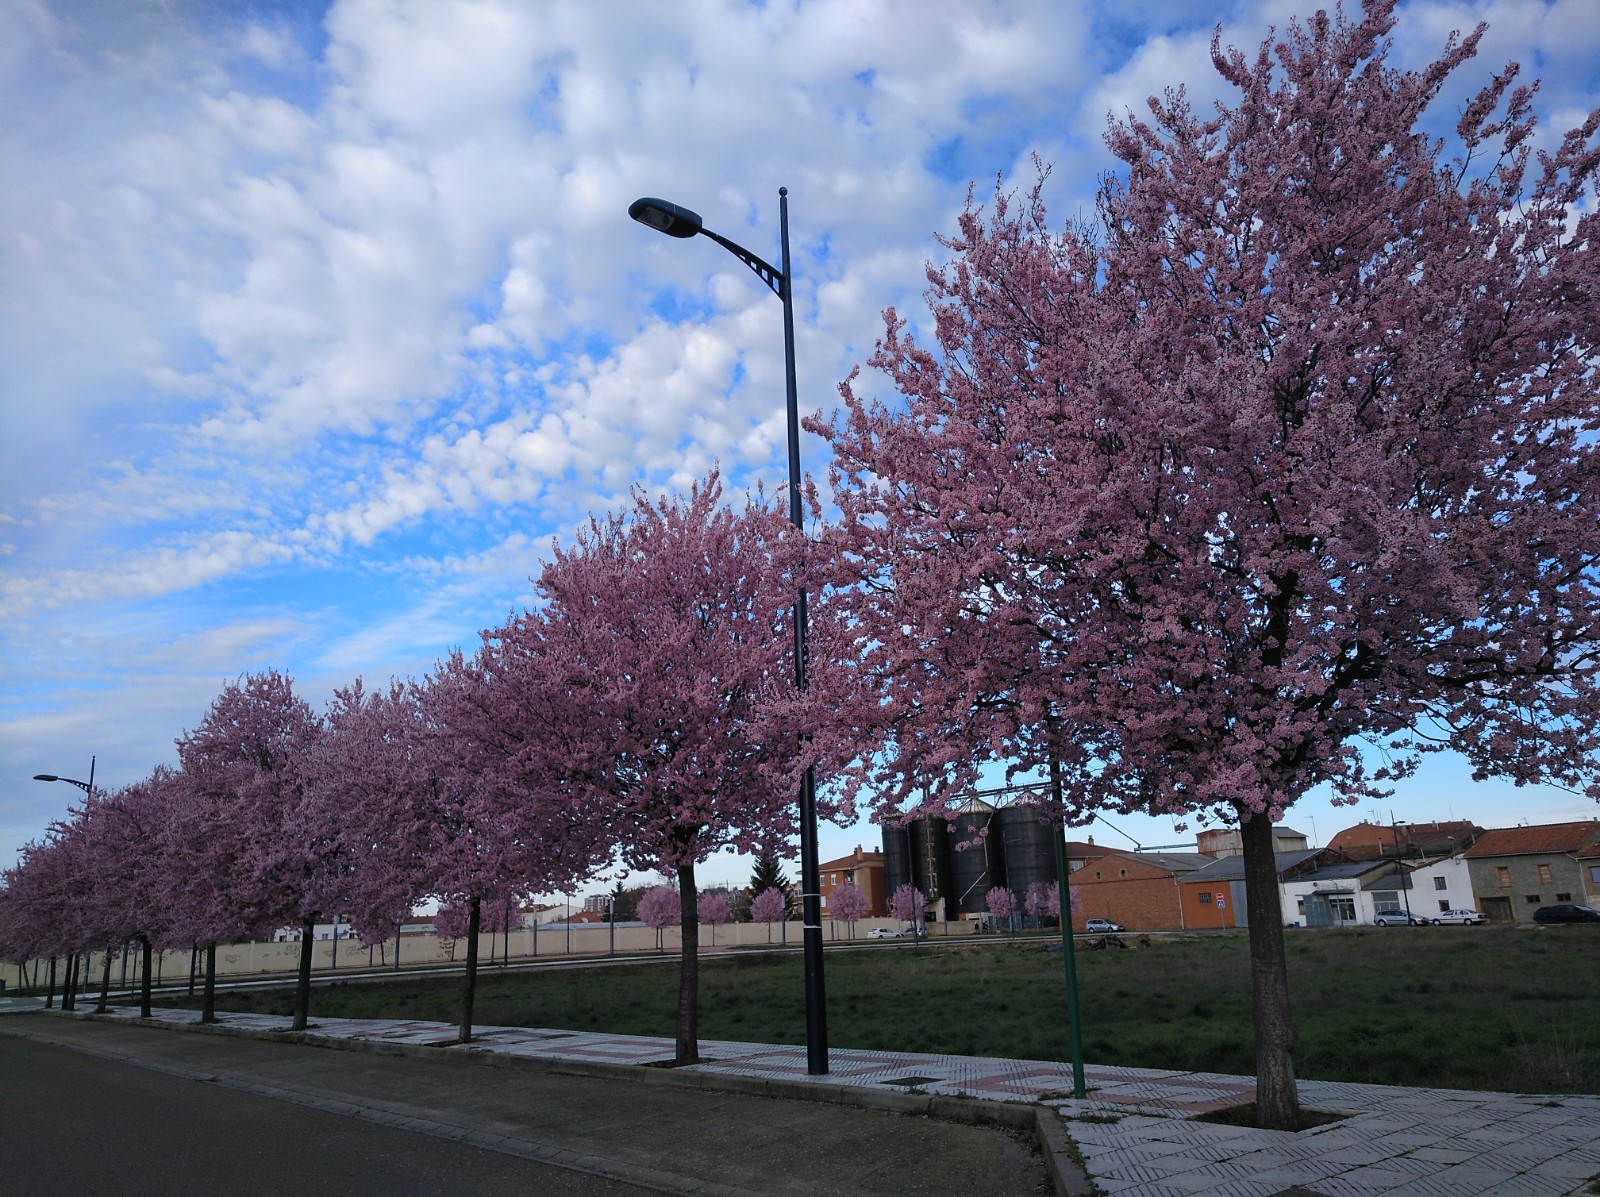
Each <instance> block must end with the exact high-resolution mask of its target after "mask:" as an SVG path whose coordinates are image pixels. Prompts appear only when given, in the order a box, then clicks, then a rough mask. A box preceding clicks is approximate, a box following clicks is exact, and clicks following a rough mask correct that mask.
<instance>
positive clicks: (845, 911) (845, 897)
mask: <svg viewBox="0 0 1600 1197" xmlns="http://www.w3.org/2000/svg"><path fill="white" fill-rule="evenodd" d="M871 907H872V903H871V901H870V900H869V899H868V898H867V895H866V894H865V893H864V892H862V890H861V887H860V886H858V885H857V884H856V883H855V882H854V881H846V882H844V883H843V884H841V885H839V886H837V887H835V889H834V891H833V893H832V894H830V895H829V896H828V917H829V918H833V919H838V920H839V921H840V922H842V923H849V924H850V934H851V936H852V937H854V935H855V925H856V922H857V920H859V919H862V918H864V917H866V913H867V911H868V910H870V909H871Z"/></svg>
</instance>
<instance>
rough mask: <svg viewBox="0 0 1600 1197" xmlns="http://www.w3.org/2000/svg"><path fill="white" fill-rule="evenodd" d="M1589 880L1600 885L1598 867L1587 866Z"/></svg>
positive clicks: (1599, 868)
mask: <svg viewBox="0 0 1600 1197" xmlns="http://www.w3.org/2000/svg"><path fill="white" fill-rule="evenodd" d="M1589 880H1590V881H1592V882H1594V883H1595V884H1596V885H1600V865H1590V866H1589Z"/></svg>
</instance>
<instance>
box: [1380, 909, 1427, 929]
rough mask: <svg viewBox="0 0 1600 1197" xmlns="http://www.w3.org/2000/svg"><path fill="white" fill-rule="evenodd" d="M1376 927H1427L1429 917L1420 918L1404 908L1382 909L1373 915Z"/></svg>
mask: <svg viewBox="0 0 1600 1197" xmlns="http://www.w3.org/2000/svg"><path fill="white" fill-rule="evenodd" d="M1372 925H1373V926H1374V927H1425V926H1427V925H1428V920H1427V919H1419V918H1418V917H1417V916H1416V915H1414V914H1407V913H1406V912H1405V911H1403V910H1380V911H1378V913H1377V914H1375V915H1373V916H1372Z"/></svg>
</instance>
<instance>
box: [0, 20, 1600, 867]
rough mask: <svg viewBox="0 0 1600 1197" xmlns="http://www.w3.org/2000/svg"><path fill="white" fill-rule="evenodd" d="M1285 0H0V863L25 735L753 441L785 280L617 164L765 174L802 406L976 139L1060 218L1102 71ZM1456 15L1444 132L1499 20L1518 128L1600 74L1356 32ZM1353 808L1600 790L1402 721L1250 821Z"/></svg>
mask: <svg viewBox="0 0 1600 1197" xmlns="http://www.w3.org/2000/svg"><path fill="white" fill-rule="evenodd" d="M1301 7H1302V6H1301V5H1299V4H1296V3H1280V2H1276V0H1238V2H1235V3H1222V4H1211V5H1193V4H1190V3H1187V2H1179V0H1169V2H1145V3H1134V4H1129V3H1125V2H1124V3H1105V4H1102V3H1091V2H1088V0H1042V2H1038V3H1030V2H1027V0H992V2H987V3H980V2H973V3H954V2H949V3H925V2H922V0H900V2H888V0H884V2H876V3H874V2H869V0H852V2H837V3H833V2H827V0H822V2H818V3H807V4H803V5H796V4H789V3H778V2H776V0H773V2H768V3H764V4H744V3H732V2H723V0H700V2H696V3H684V4H674V5H657V4H645V3H624V2H623V0H617V2H615V3H605V4H596V3H592V2H587V0H584V2H578V3H561V2H560V0H550V2H547V3H540V4H522V3H492V2H485V3H454V2H435V0H416V2H411V3H407V2H404V0H391V2H381V3H380V2H378V0H370V2H353V3H334V4H329V5H316V4H293V3H268V2H256V3H234V4H226V3H214V2H208V3H201V2H199V0H173V2H170V3H164V4H156V3H153V2H152V3H146V4H139V3H119V2H114V0H100V2H74V3H65V2H63V3H40V2H38V0H8V3H6V4H4V5H0V89H3V91H0V106H3V110H4V111H5V112H6V113H7V114H8V115H7V119H6V121H5V122H3V123H0V126H3V127H0V175H3V177H4V178H5V179H6V186H5V187H4V188H3V189H0V255H3V256H0V297H3V298H0V454H3V458H0V613H3V620H0V645H3V656H0V670H3V673H0V703H3V706H0V711H3V724H0V866H4V865H8V864H9V863H10V862H11V861H12V860H13V859H14V856H15V853H16V851H17V849H18V848H20V846H21V845H22V844H23V843H25V842H26V841H27V840H29V839H31V838H34V837H37V836H39V835H40V834H42V833H43V831H44V829H45V827H46V825H47V824H48V822H49V821H50V820H51V819H53V818H58V817H61V816H62V815H63V813H64V812H65V811H66V809H67V807H68V806H69V804H70V802H71V800H72V799H73V798H74V797H75V796H76V794H77V792H76V791H75V790H72V789H71V788H70V787H67V786H62V785H46V784H42V783H39V782H34V781H31V780H29V779H30V778H31V776H32V775H33V774H35V773H40V772H50V773H61V774H66V775H69V776H76V777H85V776H86V775H87V771H88V767H89V758H90V756H91V754H93V755H95V756H97V757H98V766H97V781H100V782H103V783H106V784H119V783H123V782H128V781H132V780H135V779H137V778H138V777H141V776H143V775H144V774H146V773H147V772H148V771H149V770H150V769H151V768H152V767H153V766H155V765H157V764H159V763H163V762H171V761H172V760H173V759H174V753H173V746H172V742H173V738H174V737H175V736H176V735H178V734H179V733H181V732H182V731H183V730H184V729H185V728H188V727H192V726H193V725H194V724H195V723H197V722H198V721H199V720H200V718H201V717H202V716H203V715H204V712H205V709H206V707H207V705H208V704H209V702H210V701H211V699H212V698H213V697H214V696H215V694H216V693H217V691H218V690H219V689H220V687H221V686H222V685H223V683H224V682H225V681H226V680H228V679H230V678H233V677H236V676H238V675H239V674H240V673H242V672H246V671H251V670H256V669H261V668H265V667H268V666H272V667H276V668H279V669H282V670H285V671H287V672H288V673H290V674H291V675H292V676H293V677H294V678H295V679H296V682H297V684H298V686H299V687H300V689H301V691H302V693H304V694H305V695H306V697H308V698H309V699H310V700H312V701H313V702H314V703H320V702H321V701H322V700H324V699H325V698H326V697H327V695H328V694H329V692H330V691H331V690H332V688H333V687H335V686H338V685H341V684H344V683H346V682H348V681H350V680H351V679H353V678H354V677H355V676H357V675H358V674H360V675H365V676H366V677H367V678H369V679H375V680H376V679H383V678H387V677H389V676H391V675H408V674H417V673H420V672H422V671H425V670H426V669H427V668H428V667H429V666H430V665H431V664H432V663H433V662H434V661H435V660H436V659H438V658H439V657H440V656H441V655H442V654H443V653H444V652H445V651H447V650H448V649H449V648H450V647H451V646H453V645H467V646H469V647H470V646H471V645H472V644H474V643H475V640H476V636H477V632H478V630H479V629H480V628H482V627H485V626H489V625H491V624H494V623H498V622H500V621H501V620H503V619H504V617H505V615H506V614H507V613H508V612H509V611H510V610H511V609H512V608H513V607H516V606H518V605H520V604H522V603H524V602H526V601H527V600H528V599H529V597H530V588H529V585H528V578H529V576H530V575H532V574H534V573H536V572H537V571H538V569H539V562H540V559H541V556H542V555H544V554H545V553H547V552H548V550H549V545H550V542H551V538H552V537H558V536H560V537H564V536H566V535H567V534H568V533H569V531H570V530H571V529H572V528H574V527H575V526H576V525H577V524H578V522H579V521H580V520H581V519H582V518H583V517H584V516H585V515H586V514H587V513H588V512H590V511H601V510H605V509H607V508H610V507H613V506H616V505H618V504H619V503H620V502H621V501H622V500H623V498H624V497H625V496H626V494H627V492H628V490H629V488H630V487H632V486H634V485H636V484H640V485H644V486H646V487H648V488H652V489H657V490H660V489H676V488H681V487H686V486H687V484H688V483H689V482H690V481H691V480H693V479H694V478H696V477H699V476H701V475H703V474H704V472H705V471H706V470H707V469H708V468H709V467H710V466H711V464H712V463H713V462H720V463H721V465H722V467H723V469H724V471H725V473H727V474H728V475H729V476H730V478H731V479H732V481H733V482H734V483H735V485H737V486H744V485H753V484H755V483H757V482H762V481H764V482H766V483H767V484H768V485H769V487H770V486H771V485H772V484H775V483H778V482H780V481H781V480H782V478H783V476H784V457H783V419H782V404H781V397H782V361H781V327H780V309H779V305H778V304H777V303H776V302H775V301H774V300H773V299H772V297H771V295H770V294H769V293H768V292H766V291H765V289H764V288H762V287H761V286H760V284H759V283H758V282H757V281H756V280H755V279H754V278H753V277H752V276H751V275H749V273H748V272H747V271H746V270H745V269H744V267H742V266H741V265H740V264H739V263H738V262H737V261H735V260H734V259H733V258H732V257H730V256H728V255H727V254H725V253H723V252H722V251H721V250H719V249H718V248H717V247H716V246H714V245H712V244H711V243H709V242H706V241H703V240H697V241H695V242H690V243H682V242H674V241H669V240H668V239H666V238H663V237H660V236H656V235H654V234H652V233H650V232H649V231H648V230H646V229H644V228H642V227H641V226H638V225H636V224H633V223H632V222H630V221H629V220H628V219H627V216H626V209H627V205H628V203H629V202H630V201H631V200H633V199H634V198H636V197H637V196H639V195H659V196H665V197H667V198H670V199H673V200H676V201H677V202H679V203H682V204H684V205H686V206H688V207H692V208H694V209H696V210H697V211H699V212H700V213H702V215H703V216H704V217H705V218H706V221H707V224H708V225H709V226H710V227H713V228H715V229H717V230H718V231H719V232H721V233H724V234H725V235H727V236H729V237H732V238H733V239H735V240H737V241H740V242H742V243H744V244H746V245H748V246H749V247H750V248H751V249H753V250H754V251H756V252H757V253H760V254H762V255H763V256H766V257H769V258H772V259H775V258H776V257H777V190H778V188H779V187H780V186H787V187H788V188H789V189H790V194H791V220H792V224H793V236H794V243H795V255H796V256H795V274H796V295H797V301H798V305H797V318H798V328H797V334H798V344H799V370H800V385H801V406H802V409H803V410H816V409H820V408H830V407H832V405H833V402H834V397H835V387H836V385H837V383H838V382H839V380H840V379H842V378H843V377H844V376H845V375H846V374H847V373H848V371H849V370H850V368H851V367H852V366H853V365H854V364H856V363H858V362H860V361H862V360H864V359H865V357H866V356H867V355H868V354H869V353H870V351H871V347H872V342H873V339H874V337H875V336H876V335H877V333H878V330H879V328H880V322H879V318H878V314H879V312H880V311H881V310H882V309H883V308H884V307H886V306H889V305H894V306H896V307H898V308H899V309H900V310H901V311H902V312H903V313H908V314H912V315H913V316H914V317H915V316H916V314H917V313H919V312H920V310H921V307H922V301H921V292H922V289H923V275H922V272H923V265H924V263H925V262H926V261H927V260H929V259H930V258H932V257H935V256H936V255H937V254H938V253H939V250H938V246H937V245H936V243H935V241H934V235H935V234H936V233H938V232H948V231H950V230H952V229H953V228H954V225H955V217H956V214H957V213H958V212H959V210H960V208H961V205H962V201H963V198H964V196H965V193H966V189H967V185H968V184H969V183H975V184H976V185H977V187H978V189H979V191H980V192H983V191H985V190H987V189H988V188H989V187H990V186H992V184H993V181H994V180H995V178H996V177H997V176H1005V177H1006V178H1008V179H1012V180H1016V181H1017V182H1018V183H1019V184H1023V185H1025V184H1026V183H1027V182H1028V181H1029V180H1030V179H1031V175H1032V171H1031V167H1030V166H1029V161H1030V156H1031V155H1032V154H1034V153H1038V154H1040V155H1041V156H1042V157H1043V158H1044V159H1045V160H1047V161H1049V162H1051V163H1053V164H1054V174H1053V176H1052V185H1051V191H1050V198H1051V201H1052V204H1053V211H1054V212H1055V214H1056V216H1057V217H1059V218H1062V219H1065V218H1066V217H1068V216H1071V215H1077V214H1084V213H1086V212H1087V211H1088V209H1089V201H1090V197H1091V196H1092V193H1093V189H1094V185H1095V182H1096V178H1097V176H1098V174H1099V173H1100V172H1101V171H1103V170H1105V169H1107V168H1108V167H1109V165H1110V163H1109V160H1108V158H1107V156H1106V154H1105V151H1104V149H1103V147H1102V145H1101V143H1100V134H1101V132H1102V130H1103V128H1104V126H1105V120H1106V116H1107V114H1108V113H1115V114H1121V113H1124V112H1126V111H1128V110H1130V109H1131V110H1134V111H1138V112H1143V111H1144V98H1145V97H1146V96H1148V95H1150V94H1152V93H1155V92H1159V91H1160V90H1161V89H1162V88H1163V87H1166V86H1168V85H1172V84H1177V83H1186V84H1188V85H1189V87H1190V89H1191V93H1192V94H1195V95H1198V96H1200V97H1209V96H1212V95H1214V94H1216V90H1217V88H1216V84H1215V81H1214V76H1213V75H1212V73H1211V70H1210V66H1209V59H1208V55H1207V45H1208V42H1209V39H1210V36H1211V24H1212V22H1213V21H1214V20H1221V22H1222V23H1223V28H1224V38H1225V40H1226V41H1229V42H1232V43H1234V44H1237V45H1239V46H1241V47H1244V48H1246V49H1253V48H1254V46H1255V45H1256V44H1257V43H1258V42H1259V41H1260V39H1261V38H1262V37H1263V36H1264V35H1265V33H1266V30H1267V28H1268V26H1269V25H1273V24H1276V25H1278V26H1279V27H1282V26H1283V25H1285V24H1286V23H1287V21H1288V18H1289V17H1290V16H1291V15H1292V14H1293V13H1295V12H1296V11H1300V10H1301ZM1479 19H1486V20H1488V21H1489V22H1490V23H1491V32H1490V34H1489V37H1488V38H1487V40H1486V42H1485V47H1484V52H1483V54H1482V55H1481V56H1480V58H1479V59H1478V60H1477V62H1476V63H1474V64H1472V65H1471V66H1470V67H1469V68H1468V69H1467V70H1466V71H1464V72H1463V73H1462V76H1461V78H1460V81H1459V83H1458V85H1457V86H1456V88H1455V90H1454V91H1453V92H1452V93H1451V95H1450V96H1449V97H1448V98H1447V100H1446V102H1445V105H1444V106H1443V108H1442V110H1441V112H1440V116H1439V127H1440V129H1441V130H1443V129H1447V128H1448V127H1450V126H1451V125H1453V124H1454V117H1455V113H1456V111H1457V110H1458V108H1459V104H1460V102H1461V100H1462V98H1463V97H1464V96H1465V95H1466V94H1467V92H1468V91H1469V90H1471V89H1472V88H1475V87H1476V86H1477V85H1480V84H1481V83H1482V82H1483V81H1484V80H1486V79H1487V78H1488V75H1489V73H1490V71H1491V70H1493V69H1495V68H1497V67H1498V66H1499V65H1500V64H1501V63H1503V62H1504V61H1506V60H1507V59H1512V58H1515V59H1518V60H1520V61H1521V62H1523V63H1524V64H1525V68H1526V70H1527V71H1529V72H1530V73H1534V74H1538V75H1540V76H1541V77H1542V78H1543V80H1544V86H1543V90H1542V91H1541V93H1540V97H1539V101H1538V108H1539V111H1540V114H1541V117H1542V119H1543V121H1544V125H1543V137H1544V138H1545V139H1546V141H1547V142H1548V139H1549V138H1551V137H1553V136H1555V135H1557V134H1559V132H1560V131H1562V130H1564V129H1566V128H1568V127H1570V126H1572V125H1574V124H1576V123H1578V122H1579V121H1580V120H1581V119H1582V117H1583V115H1584V114H1585V113H1586V112H1587V111H1588V110H1589V109H1590V108H1592V107H1594V106H1596V105H1597V104H1600V84H1597V82H1596V75H1595V72H1594V71H1593V65H1594V62H1595V57H1596V52H1597V50H1600V6H1596V5H1594V4H1593V3H1592V0H1566V2H1558V3H1545V2H1544V0H1493V2H1487V0H1485V2H1477V3H1468V2H1456V3H1446V2H1443V0H1415V2H1412V3H1409V4H1405V5H1403V6H1402V10H1401V20H1400V26H1399V28H1398V30H1397V33H1396V39H1395V40H1396V51H1397V53H1396V57H1397V60H1398V61H1399V62H1400V63H1402V64H1407V65H1414V64H1420V63H1422V62H1424V61H1426V60H1428V59H1429V58H1430V57H1432V56H1433V54H1434V53H1435V52H1436V51H1437V49H1438V47H1439V46H1441V45H1442V44H1443V40H1444V37H1445V36H1446V34H1448V32H1449V31H1450V30H1451V29H1456V28H1461V29H1466V28H1470V27H1471V26H1472V25H1474V24H1475V23H1476V22H1477V21H1478V20H1479ZM802 455H803V459H804V462H805V465H806V468H807V469H808V470H810V471H811V472H813V473H815V474H816V475H818V476H819V477H823V476H825V473H826V461H825V459H824V456H823V452H822V447H821V446H820V444H819V443H818V442H816V441H815V440H809V439H808V441H807V443H806V444H805V445H803V447H802ZM1374 813H1375V814H1376V817H1378V818H1381V819H1383V820H1384V821H1387V819H1388V818H1390V817H1395V818H1399V819H1402V820H1403V819H1420V820H1427V819H1435V818H1438V819H1444V818H1472V819H1475V820H1477V821H1478V822H1480V823H1483V824H1485V825H1495V824H1504V823H1509V822H1515V821H1520V820H1524V819H1525V820H1528V821H1533V822H1541V821H1551V820H1556V819H1564V818H1580V817H1591V816H1592V815H1593V814H1594V813H1595V808H1594V806H1593V804H1592V803H1589V802H1587V801H1585V800H1584V799H1582V798H1580V797H1577V796H1574V795H1568V794H1564V793H1560V792H1556V791H1549V790H1539V789H1523V790H1514V789H1513V788H1512V787H1510V786H1509V785H1503V784H1499V783H1485V784H1474V783H1472V782H1471V780H1470V778H1469V777H1468V774H1467V770H1466V768H1465V766H1464V765H1461V764H1460V763H1459V762H1458V761H1455V760H1454V759H1453V758H1443V759H1439V760H1436V761H1431V762H1430V763H1429V765H1428V766H1427V767H1425V769H1424V771H1423V773H1422V774H1421V775H1420V776H1419V777H1418V778H1416V779H1414V780H1412V781H1410V782H1408V783H1406V784H1405V785H1404V786H1403V787H1402V788H1401V789H1400V790H1399V792H1398V793H1397V794H1396V796H1395V798H1394V800H1393V802H1392V803H1388V804H1385V805H1384V806H1383V807H1381V808H1377V809H1376V811H1375V812H1374V811H1373V810H1371V809H1368V808H1363V809H1362V810H1360V811H1358V812H1355V813H1354V814H1352V813H1351V812H1347V811H1339V810H1335V809H1333V808H1331V807H1329V806H1328V805H1327V803H1326V801H1324V800H1321V799H1318V798H1317V797H1315V796H1313V797H1311V798H1308V799H1307V800H1305V802H1303V803H1302V805H1301V806H1300V807H1298V808H1296V810H1295V811H1294V812H1293V813H1292V814H1291V816H1290V822H1292V823H1295V824H1297V825H1299V826H1301V827H1302V829H1304V830H1307V831H1308V832H1309V831H1312V830H1313V823H1314V825H1315V831H1316V832H1317V834H1318V836H1319V838H1320V839H1321V840H1323V841H1325V840H1326V839H1327V838H1328V837H1329V836H1331V834H1332V833H1333V831H1334V830H1337V828H1338V827H1339V826H1342V825H1344V824H1345V823H1348V822H1350V821H1353V819H1354V817H1355V815H1356V814H1365V815H1369V816H1370V815H1373V814H1374ZM1113 818H1114V822H1116V823H1117V824H1118V826H1119V827H1121V828H1122V829H1124V830H1125V831H1127V832H1128V833H1129V834H1130V835H1132V836H1133V837H1134V838H1135V839H1137V840H1139V841H1141V842H1143V843H1146V844H1152V843H1156V844H1166V843H1173V842H1177V841H1180V840H1182V839H1184V838H1186V837H1185V836H1184V835H1182V834H1179V833H1176V832H1174V831H1173V829H1172V826H1171V822H1170V821H1156V820H1145V819H1138V818H1134V817H1126V818H1119V817H1113ZM1103 835H1104V840H1103V842H1112V843H1119V844H1120V843H1123V842H1124V841H1123V840H1121V839H1120V838H1119V836H1118V834H1117V833H1115V832H1112V831H1110V830H1109V829H1108V830H1106V831H1104V833H1103ZM1101 838H1102V833H1098V832H1097V833H1096V839H1097V840H1101ZM876 841H877V835H876V832H875V830H874V829H872V828H870V827H861V828H855V829H834V828H826V827H825V828H824V829H823V834H822V850H823V854H824V856H825V857H826V856H831V855H836V854H840V853H843V852H847V851H849V850H850V849H851V848H852V847H853V846H854V845H855V844H857V843H862V844H864V845H866V846H869V847H870V846H873V845H874V844H875V843H876ZM705 875H706V876H707V878H708V879H710V880H712V881H718V880H729V881H733V880H742V879H743V878H744V877H745V876H747V875H748V867H747V865H746V864H745V863H744V862H740V861H733V860H729V861H723V862H717V863H713V864H712V865H711V866H709V867H708V868H707V869H706V870H705Z"/></svg>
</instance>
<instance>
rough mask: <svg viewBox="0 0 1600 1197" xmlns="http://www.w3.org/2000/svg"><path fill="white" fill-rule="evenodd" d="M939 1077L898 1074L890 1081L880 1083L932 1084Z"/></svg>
mask: <svg viewBox="0 0 1600 1197" xmlns="http://www.w3.org/2000/svg"><path fill="white" fill-rule="evenodd" d="M940 1079H942V1078H940V1077H936V1076H898V1077H895V1078H894V1080H892V1081H883V1082H881V1083H882V1084H885V1085H932V1084H934V1083H935V1082H937V1081H939V1080H940Z"/></svg>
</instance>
